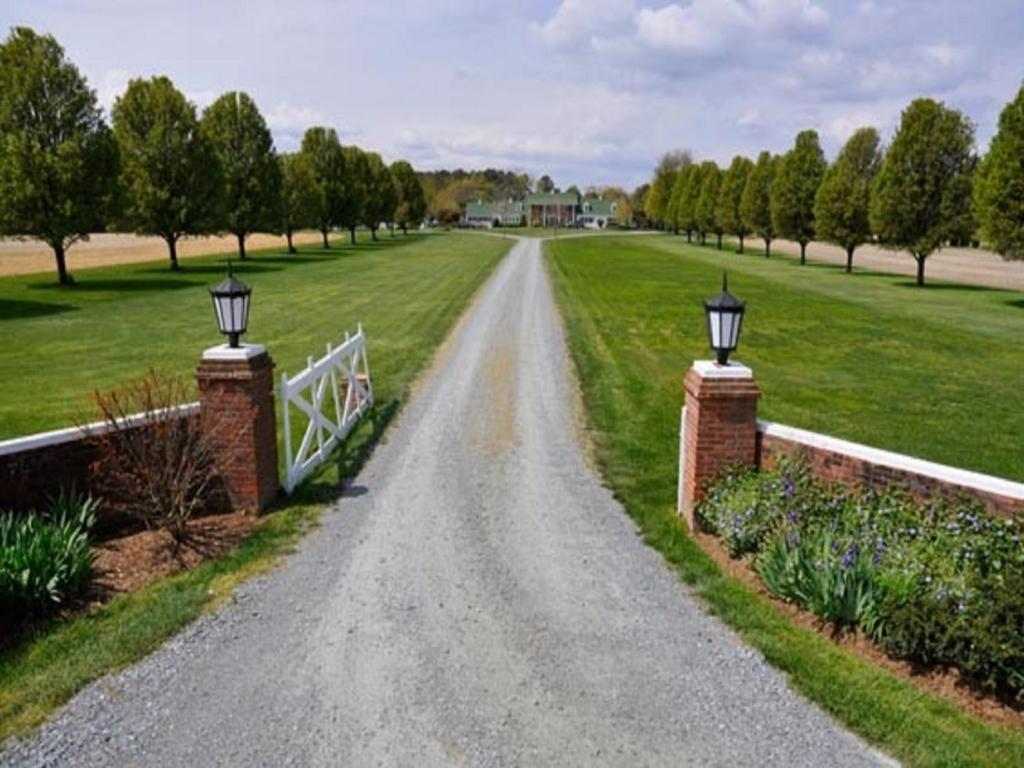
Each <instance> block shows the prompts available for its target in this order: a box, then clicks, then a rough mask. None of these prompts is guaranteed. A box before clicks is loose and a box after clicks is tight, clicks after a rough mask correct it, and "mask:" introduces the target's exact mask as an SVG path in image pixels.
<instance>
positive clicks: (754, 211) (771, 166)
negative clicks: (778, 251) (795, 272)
mask: <svg viewBox="0 0 1024 768" xmlns="http://www.w3.org/2000/svg"><path fill="white" fill-rule="evenodd" d="M777 166H778V158H777V157H775V156H773V155H772V153H771V152H762V153H761V154H759V155H758V156H757V162H756V163H754V167H753V168H752V169H751V171H750V176H748V177H747V185H746V186H745V187H744V188H743V196H742V197H741V198H740V217H741V218H742V219H743V223H744V224H745V225H746V227H747V229H749V230H750V231H751V232H753V233H754V234H756V235H757V236H758V237H760V238H762V239H763V240H764V257H765V258H766V259H767V258H768V257H769V256H771V254H772V240H774V239H775V234H776V233H775V227H774V226H773V225H772V209H771V199H772V184H773V182H774V181H775V170H776V168H777Z"/></svg>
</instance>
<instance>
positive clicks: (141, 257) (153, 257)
mask: <svg viewBox="0 0 1024 768" xmlns="http://www.w3.org/2000/svg"><path fill="white" fill-rule="evenodd" d="M319 238H320V233H319V232H302V233H299V234H297V235H295V237H294V238H293V239H294V241H295V243H296V244H299V243H309V242H316V241H318V240H319ZM245 243H246V245H245V247H246V250H250V251H253V250H256V249H258V248H274V247H278V248H283V247H284V245H285V240H284V237H283V236H282V237H276V236H274V235H251V236H250V237H249V238H248V239H247V240H246V241H245ZM237 249H238V242H237V241H236V240H235V238H234V236H227V237H192V238H187V239H186V238H183V239H181V240H179V241H178V258H180V259H188V258H190V257H193V256H205V255H207V254H210V253H232V252H234V251H236V250H237ZM166 259H168V255H167V244H166V243H165V242H164V241H163V240H162V239H160V238H159V237H140V236H138V235H127V234H117V233H110V234H102V235H93V236H92V237H91V238H89V242H87V243H75V245H73V246H71V248H70V249H69V250H68V269H69V270H70V271H71V272H74V271H75V270H76V269H86V268H88V267H102V266H107V265H110V264H130V263H132V262H136V261H163V260H166ZM34 272H54V273H55V274H56V266H55V264H54V259H53V251H51V250H50V248H49V247H48V246H47V245H45V244H44V243H41V242H39V241H38V240H23V241H19V240H4V239H0V276H6V275H26V274H32V273H34Z"/></svg>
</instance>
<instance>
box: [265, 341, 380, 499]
mask: <svg viewBox="0 0 1024 768" xmlns="http://www.w3.org/2000/svg"><path fill="white" fill-rule="evenodd" d="M281 404H282V408H283V410H284V454H285V480H284V489H285V491H286V492H287V493H291V492H292V491H293V490H294V489H295V486H297V485H298V484H299V483H301V482H302V480H303V479H304V478H305V477H306V476H307V475H308V474H309V473H310V472H312V471H313V470H314V469H316V468H317V467H318V466H320V465H321V464H322V463H323V462H324V461H325V460H326V459H327V457H328V456H329V455H330V453H331V451H332V450H333V449H334V447H335V446H336V445H338V443H340V442H341V441H342V440H344V439H345V438H346V437H347V436H348V434H349V432H351V431H352V428H353V427H354V426H355V425H356V423H357V422H358V421H359V419H360V418H362V416H363V414H365V413H366V412H367V411H368V410H369V409H370V408H371V407H372V406H373V385H372V384H371V383H370V364H369V362H368V360H367V357H366V334H364V333H363V326H362V325H360V326H359V330H358V331H357V332H356V335H355V336H349V334H347V333H346V334H345V342H344V343H343V344H342V345H341V346H339V347H337V348H334V347H332V346H331V345H330V344H328V345H327V354H326V355H324V356H323V357H321V358H320V359H319V360H314V359H313V358H312V357H310V358H309V362H308V364H307V365H306V367H305V368H304V369H303V370H302V371H300V372H299V373H297V374H296V375H295V376H293V377H291V378H288V375H287V374H284V373H283V374H282V375H281ZM293 406H294V407H295V408H297V409H298V410H299V412H300V418H301V414H305V416H306V426H305V432H304V433H303V435H302V441H301V442H300V443H299V448H298V450H297V451H293V445H294V443H293V442H292V418H291V411H292V408H293ZM331 406H333V412H332V411H331Z"/></svg>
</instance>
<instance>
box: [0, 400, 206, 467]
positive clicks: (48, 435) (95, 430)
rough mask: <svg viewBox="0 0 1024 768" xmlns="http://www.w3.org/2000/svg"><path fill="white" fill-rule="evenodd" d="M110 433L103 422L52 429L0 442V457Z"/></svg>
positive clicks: (183, 410) (187, 411)
mask: <svg viewBox="0 0 1024 768" xmlns="http://www.w3.org/2000/svg"><path fill="white" fill-rule="evenodd" d="M170 410H171V412H172V413H178V414H181V415H182V416H189V415H191V414H193V413H199V403H186V404H185V405H178V406H175V407H174V408H172V409H170ZM145 418H146V414H145V413H135V414H132V415H131V416H127V417H126V418H125V423H126V424H128V425H129V426H130V425H132V424H141V423H143V422H144V420H145ZM109 431H110V425H109V424H108V423H107V422H105V421H94V422H93V423H91V424H86V425H85V426H82V427H67V428H65V429H54V430H52V431H50V432H37V433H36V434H34V435H25V436H24V437H15V438H12V439H10V440H0V456H9V455H10V454H12V453H23V452H25V451H34V450H36V449H37V448H46V447H48V446H51V445H60V444H61V443H70V442H73V441H75V440H82V439H83V438H86V437H99V436H101V435H105V434H107V433H108V432H109Z"/></svg>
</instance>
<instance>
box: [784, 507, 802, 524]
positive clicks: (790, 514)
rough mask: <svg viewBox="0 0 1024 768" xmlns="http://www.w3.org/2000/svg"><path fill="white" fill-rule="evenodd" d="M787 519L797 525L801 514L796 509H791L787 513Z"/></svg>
mask: <svg viewBox="0 0 1024 768" xmlns="http://www.w3.org/2000/svg"><path fill="white" fill-rule="evenodd" d="M786 519H787V520H788V521H789V522H791V523H795V522H796V521H797V520H799V519H800V514H799V513H798V512H797V511H796V510H795V509H791V510H789V512H787V513H786Z"/></svg>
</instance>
